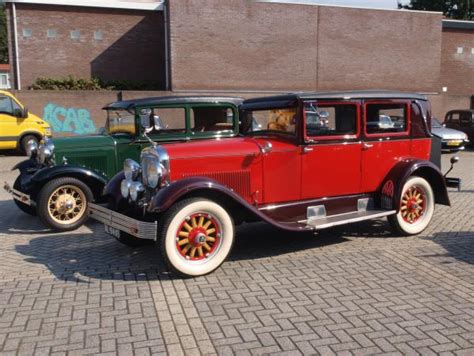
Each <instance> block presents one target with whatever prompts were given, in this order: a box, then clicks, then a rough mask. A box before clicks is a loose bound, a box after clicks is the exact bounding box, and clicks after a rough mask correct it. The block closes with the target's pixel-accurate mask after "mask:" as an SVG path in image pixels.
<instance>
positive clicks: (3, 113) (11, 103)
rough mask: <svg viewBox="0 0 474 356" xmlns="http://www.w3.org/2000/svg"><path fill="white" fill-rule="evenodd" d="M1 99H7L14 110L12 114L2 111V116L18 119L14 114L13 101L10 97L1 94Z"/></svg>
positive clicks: (0, 113)
mask: <svg viewBox="0 0 474 356" xmlns="http://www.w3.org/2000/svg"><path fill="white" fill-rule="evenodd" d="M0 97H4V98H7V99H8V100H9V101H10V106H11V108H12V112H6V111H1V110H0V115H8V116H11V117H14V118H17V117H16V116H15V115H14V114H13V99H12V98H11V97H10V96H8V95H5V94H0ZM17 105H18V103H17ZM18 106H20V105H18ZM20 108H21V106H20Z"/></svg>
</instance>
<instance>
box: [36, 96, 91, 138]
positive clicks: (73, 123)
mask: <svg viewBox="0 0 474 356" xmlns="http://www.w3.org/2000/svg"><path fill="white" fill-rule="evenodd" d="M43 119H44V120H45V121H47V122H48V123H49V124H50V125H51V128H52V129H53V132H58V133H72V134H75V135H87V134H91V133H94V132H96V131H97V129H96V127H95V125H94V120H92V117H91V114H90V112H89V110H87V109H78V108H66V107H63V106H59V105H56V104H54V103H48V104H46V106H45V107H44V110H43Z"/></svg>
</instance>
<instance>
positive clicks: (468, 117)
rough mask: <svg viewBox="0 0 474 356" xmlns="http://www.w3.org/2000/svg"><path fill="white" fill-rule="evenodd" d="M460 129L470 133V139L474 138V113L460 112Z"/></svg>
mask: <svg viewBox="0 0 474 356" xmlns="http://www.w3.org/2000/svg"><path fill="white" fill-rule="evenodd" d="M459 129H460V130H461V131H464V132H465V133H466V134H467V135H468V137H469V140H471V141H472V140H473V139H474V113H472V112H470V111H464V112H462V113H461V114H460V117H459Z"/></svg>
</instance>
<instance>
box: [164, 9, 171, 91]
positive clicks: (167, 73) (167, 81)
mask: <svg viewBox="0 0 474 356" xmlns="http://www.w3.org/2000/svg"><path fill="white" fill-rule="evenodd" d="M167 3H168V2H167V1H163V20H164V22H165V24H164V25H165V29H164V37H165V90H170V61H169V46H168V6H167Z"/></svg>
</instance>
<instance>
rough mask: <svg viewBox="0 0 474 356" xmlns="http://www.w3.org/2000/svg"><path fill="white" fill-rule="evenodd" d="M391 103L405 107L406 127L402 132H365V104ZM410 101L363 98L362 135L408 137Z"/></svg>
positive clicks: (369, 136) (370, 136) (371, 136)
mask: <svg viewBox="0 0 474 356" xmlns="http://www.w3.org/2000/svg"><path fill="white" fill-rule="evenodd" d="M373 104H376V105H393V104H403V105H404V106H405V109H406V129H405V131H402V132H376V133H368V132H367V112H368V111H367V106H368V105H373ZM410 104H411V101H409V100H364V104H363V107H364V115H363V116H364V117H363V123H362V125H363V126H364V136H365V137H367V138H385V137H386V138H390V137H404V136H406V137H409V136H410V132H411V105H410Z"/></svg>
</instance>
